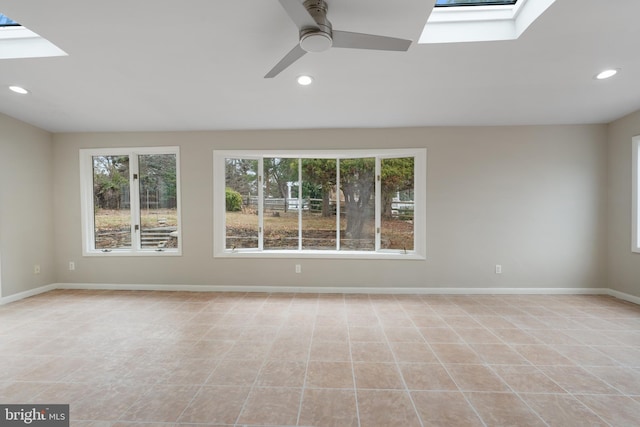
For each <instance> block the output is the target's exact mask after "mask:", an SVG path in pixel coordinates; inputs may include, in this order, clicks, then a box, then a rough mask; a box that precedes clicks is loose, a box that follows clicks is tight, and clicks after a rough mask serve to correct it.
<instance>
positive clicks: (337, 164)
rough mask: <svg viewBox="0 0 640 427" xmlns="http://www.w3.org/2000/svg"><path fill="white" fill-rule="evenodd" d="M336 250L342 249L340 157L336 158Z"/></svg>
mask: <svg viewBox="0 0 640 427" xmlns="http://www.w3.org/2000/svg"><path fill="white" fill-rule="evenodd" d="M336 250H337V251H339V250H340V158H337V159H336Z"/></svg>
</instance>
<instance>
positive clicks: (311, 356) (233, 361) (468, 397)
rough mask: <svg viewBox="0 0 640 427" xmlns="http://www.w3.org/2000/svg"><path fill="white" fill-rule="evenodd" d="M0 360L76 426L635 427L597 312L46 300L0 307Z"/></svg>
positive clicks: (638, 401)
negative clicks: (60, 406) (66, 411)
mask: <svg viewBox="0 0 640 427" xmlns="http://www.w3.org/2000/svg"><path fill="white" fill-rule="evenodd" d="M0 360H1V361H0V403H68V404H70V405H71V420H72V423H71V425H73V426H112V427H124V426H134V425H140V426H142V425H144V426H147V427H153V426H160V425H161V426H177V425H179V426H187V425H200V426H204V425H206V426H262V425H277V426H339V427H349V426H354V427H355V426H360V427H371V426H384V427H390V426H402V427H410V426H456V427H458V426H563V427H567V426H587V425H588V426H607V425H610V426H636V425H640V307H639V306H637V305H634V304H631V303H627V302H623V301H620V300H616V299H614V298H611V297H599V296H416V295H395V296H393V295H317V294H243V293H188V292H135V291H62V290H61V291H53V292H49V293H46V294H42V295H39V296H36V297H32V298H28V299H25V300H22V301H19V302H16V303H12V304H8V305H5V306H2V307H0Z"/></svg>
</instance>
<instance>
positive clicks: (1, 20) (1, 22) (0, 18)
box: [0, 13, 20, 27]
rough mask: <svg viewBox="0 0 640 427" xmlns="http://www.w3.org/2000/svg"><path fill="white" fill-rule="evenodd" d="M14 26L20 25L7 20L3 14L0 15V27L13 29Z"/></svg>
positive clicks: (9, 19)
mask: <svg viewBox="0 0 640 427" xmlns="http://www.w3.org/2000/svg"><path fill="white" fill-rule="evenodd" d="M16 25H20V24H18V23H17V22H16V21H14V20H13V19H11V18H9V17H8V16H4V15H3V14H1V13H0V27H14V26H16Z"/></svg>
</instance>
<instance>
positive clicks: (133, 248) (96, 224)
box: [80, 147, 182, 255]
mask: <svg viewBox="0 0 640 427" xmlns="http://www.w3.org/2000/svg"><path fill="white" fill-rule="evenodd" d="M80 183H81V187H82V200H81V203H82V232H83V236H82V237H83V254H84V255H179V254H180V252H181V244H182V242H181V237H180V236H181V235H180V153H179V149H178V147H144V148H109V149H83V150H80Z"/></svg>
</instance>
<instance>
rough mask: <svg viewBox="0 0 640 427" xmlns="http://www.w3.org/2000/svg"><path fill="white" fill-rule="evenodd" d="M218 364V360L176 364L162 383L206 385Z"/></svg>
mask: <svg viewBox="0 0 640 427" xmlns="http://www.w3.org/2000/svg"><path fill="white" fill-rule="evenodd" d="M218 363H219V360H218V359H186V360H183V361H181V362H177V363H175V364H174V365H173V366H172V368H171V369H170V370H169V372H168V373H167V375H166V376H165V377H164V378H163V379H162V380H161V382H162V383H164V384H204V383H205V382H206V381H207V379H208V378H209V375H211V374H212V373H213V371H214V370H215V368H216V366H217V365H218Z"/></svg>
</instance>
